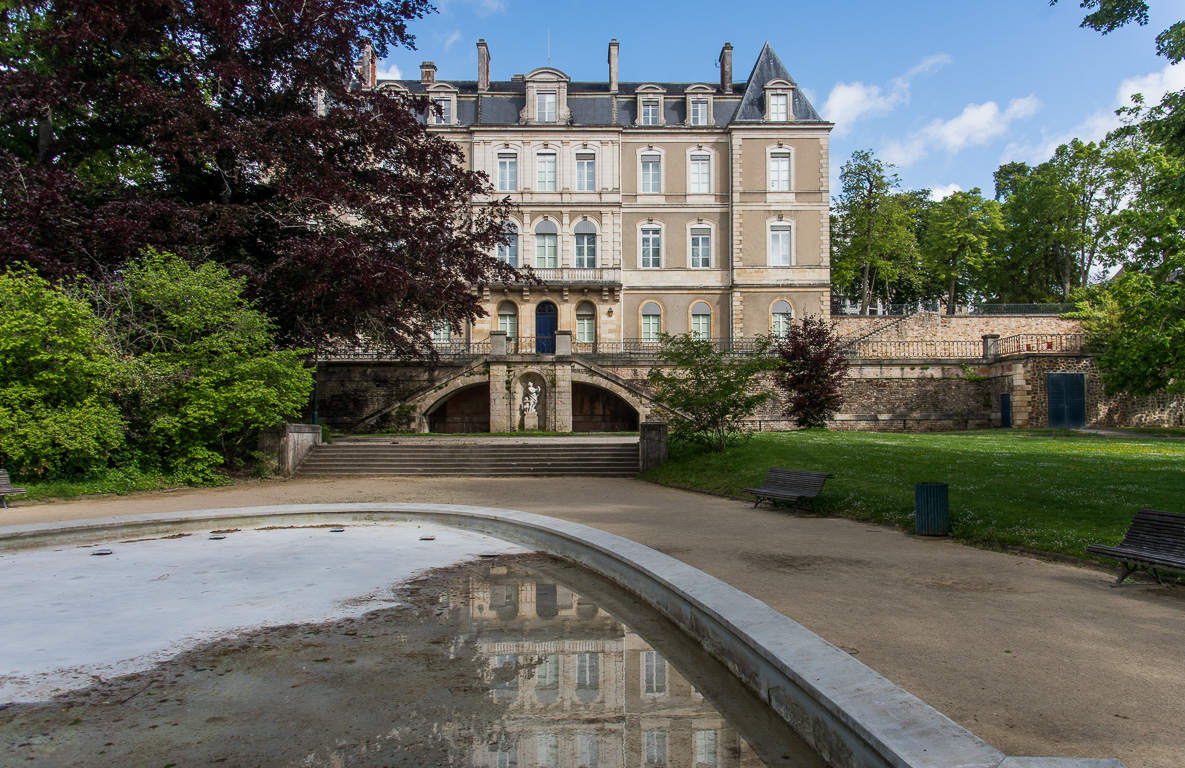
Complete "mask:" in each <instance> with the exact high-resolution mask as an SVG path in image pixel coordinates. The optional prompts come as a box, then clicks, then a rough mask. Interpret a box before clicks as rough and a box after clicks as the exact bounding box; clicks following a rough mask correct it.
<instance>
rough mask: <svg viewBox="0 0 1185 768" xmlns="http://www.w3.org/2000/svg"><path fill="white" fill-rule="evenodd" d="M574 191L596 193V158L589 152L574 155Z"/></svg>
mask: <svg viewBox="0 0 1185 768" xmlns="http://www.w3.org/2000/svg"><path fill="white" fill-rule="evenodd" d="M576 191H577V192H596V191H597V156H596V155H594V154H593V153H591V152H577V153H576Z"/></svg>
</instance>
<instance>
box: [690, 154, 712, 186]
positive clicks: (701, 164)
mask: <svg viewBox="0 0 1185 768" xmlns="http://www.w3.org/2000/svg"><path fill="white" fill-rule="evenodd" d="M711 161H712V157H711V155H692V156H691V178H690V179H689V187H688V190H687V191H688V192H689V193H690V194H693V195H706V194H708V193H709V192H711V191H712V165H711Z"/></svg>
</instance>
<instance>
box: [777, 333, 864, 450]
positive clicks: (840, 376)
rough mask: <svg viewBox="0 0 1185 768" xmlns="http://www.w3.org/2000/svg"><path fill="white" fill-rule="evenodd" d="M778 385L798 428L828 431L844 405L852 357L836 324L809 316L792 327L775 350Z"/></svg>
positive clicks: (789, 413)
mask: <svg viewBox="0 0 1185 768" xmlns="http://www.w3.org/2000/svg"><path fill="white" fill-rule="evenodd" d="M774 359H775V361H776V363H777V364H776V366H775V368H774V372H775V373H774V383H775V384H776V385H777V387H778V388H779V389H781V390H782V392H783V393H784V394H785V397H786V413H787V414H788V415H789V416H790V418H792V419H793V420H794V423H795V425H797V426H799V427H803V428H825V427H826V426H827V420H828V419H830V418H831V417H832V416H834V415H835V414H836V413H837V412H838V411H839V409H840V407H841V406H842V405H843V383H844V381H845V380H846V379H847V377H848V357H847V354H846V352H845V350H844V344H843V342H842V341H840V338H839V335H838V334H837V333H836V330H835V324H834V323H828V322H827V321H826V320H824V319H823V318H821V317H813V316H810V315H807V316H805V317H803V318H802V320H801V321H800V322H796V323H791V324H790V328H789V330H788V331H787V333H786V335H785V336H784V337H782V338H781V339H778V342H777V345H776V346H775V347H774Z"/></svg>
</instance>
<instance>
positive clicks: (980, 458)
mask: <svg viewBox="0 0 1185 768" xmlns="http://www.w3.org/2000/svg"><path fill="white" fill-rule="evenodd" d="M671 457H672V460H671V461H670V462H668V463H667V464H664V465H663V466H661V467H658V468H656V469H654V470H651V471H650V472H649V473H647V475H646V478H647V479H649V480H654V481H657V482H662V483H668V484H671V485H677V486H682V487H687V488H693V489H696V490H702V491H708V492H711V493H721V494H727V495H731V496H742V495H744V494H743V489H744V488H746V487H753V486H757V485H760V484H761V480H762V479H763V478H764V477H765V472H766V470H768V469H769V468H771V467H782V468H785V469H802V470H812V471H818V472H831V473H833V474H834V475H835V478H834V479H833V480H828V481H827V485H826V487H825V488H824V490H823V493H822V495H821V496H820V497H819V499H818V502H819V504H818V506H819V511H820V512H822V513H825V514H838V515H845V516H851V517H855V518H858V519H861V520H869V521H872V522H876V523H882V524H888V525H894V526H898V527H901V528H904V529H906V530H912V529H913V505H914V488H913V486H914V483H917V482H945V483H947V484H948V485H949V486H950V511H951V527H952V534H953V535H954V537H955V538H957V539H959V540H961V541H965V542H968V543H974V544H981V545H987V546H1012V547H1025V548H1030V549H1036V550H1041V551H1044V552H1058V553H1063V554H1068V555H1074V556H1077V557H1082V556H1084V554H1085V552H1084V551H1085V548H1086V546H1087V545H1088V544H1094V543H1115V542H1118V541H1119V540H1120V539H1121V538H1122V537H1123V532H1124V531H1125V530H1126V529H1127V526H1128V523H1130V522H1131V518H1132V515H1133V514H1135V512H1136V511H1137V510H1139V509H1142V508H1152V509H1161V510H1168V511H1174V512H1185V443H1178V442H1176V441H1171V440H1144V441H1141V440H1140V439H1138V438H1100V437H1093V436H1084V435H1083V434H1081V433H1076V432H1069V431H1065V430H1008V431H1003V430H992V431H972V432H958V433H949V432H948V433H941V434H885V433H870V432H826V431H821V430H806V431H801V432H782V433H765V434H759V435H754V436H753V437H752V438H751V439H749V440H747V441H744V442H742V443H741V444H740V445H738V446H736V447H734V448H731V449H729V451H728V452H727V453H724V454H707V453H702V452H699V451H696V450H694V449H690V448H685V447H680V446H673V448H672V452H671Z"/></svg>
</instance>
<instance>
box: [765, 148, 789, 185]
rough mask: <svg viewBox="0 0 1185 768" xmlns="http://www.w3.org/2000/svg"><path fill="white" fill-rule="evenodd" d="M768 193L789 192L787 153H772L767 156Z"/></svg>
mask: <svg viewBox="0 0 1185 768" xmlns="http://www.w3.org/2000/svg"><path fill="white" fill-rule="evenodd" d="M769 191H770V192H789V191H790V153H789V152H774V153H773V154H772V155H770V156H769Z"/></svg>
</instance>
